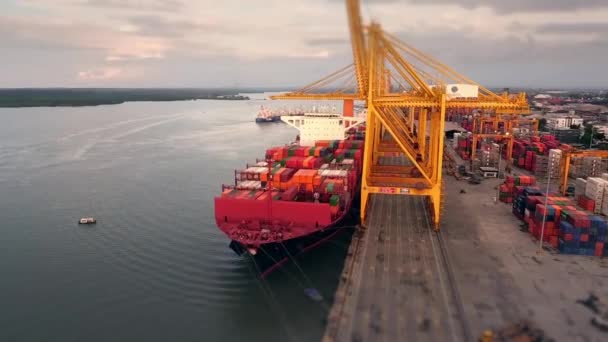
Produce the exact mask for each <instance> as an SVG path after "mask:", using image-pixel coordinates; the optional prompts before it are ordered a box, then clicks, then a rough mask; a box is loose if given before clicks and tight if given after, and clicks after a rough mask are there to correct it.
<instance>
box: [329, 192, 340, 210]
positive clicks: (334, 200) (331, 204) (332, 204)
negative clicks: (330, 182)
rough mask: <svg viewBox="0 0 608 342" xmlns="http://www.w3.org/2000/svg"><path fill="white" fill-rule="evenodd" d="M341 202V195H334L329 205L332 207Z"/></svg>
mask: <svg viewBox="0 0 608 342" xmlns="http://www.w3.org/2000/svg"><path fill="white" fill-rule="evenodd" d="M338 203H340V197H338V195H333V196H331V197H330V198H329V205H330V206H332V207H336V206H337V205H338Z"/></svg>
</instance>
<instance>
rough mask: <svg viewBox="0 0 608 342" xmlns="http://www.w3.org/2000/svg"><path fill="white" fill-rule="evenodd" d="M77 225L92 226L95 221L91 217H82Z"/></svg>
mask: <svg viewBox="0 0 608 342" xmlns="http://www.w3.org/2000/svg"><path fill="white" fill-rule="evenodd" d="M78 223H79V224H94V223H97V220H96V219H94V218H92V217H83V218H81V219H80V221H78Z"/></svg>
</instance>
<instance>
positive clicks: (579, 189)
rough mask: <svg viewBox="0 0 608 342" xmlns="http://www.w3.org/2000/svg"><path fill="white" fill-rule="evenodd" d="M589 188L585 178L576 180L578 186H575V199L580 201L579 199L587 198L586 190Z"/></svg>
mask: <svg viewBox="0 0 608 342" xmlns="http://www.w3.org/2000/svg"><path fill="white" fill-rule="evenodd" d="M586 188H587V180H586V179H583V178H577V179H576V185H575V186H574V198H576V199H577V200H578V198H579V197H581V196H585V189H586Z"/></svg>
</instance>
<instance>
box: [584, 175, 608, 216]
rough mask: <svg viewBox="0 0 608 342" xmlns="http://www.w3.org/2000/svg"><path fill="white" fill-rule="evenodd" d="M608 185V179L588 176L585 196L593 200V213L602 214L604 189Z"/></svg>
mask: <svg viewBox="0 0 608 342" xmlns="http://www.w3.org/2000/svg"><path fill="white" fill-rule="evenodd" d="M607 185H608V181H606V180H604V179H602V178H597V177H589V178H587V187H586V188H585V196H586V197H587V198H589V199H590V200H591V201H593V202H594V203H593V207H594V210H593V213H594V214H600V213H601V212H602V201H603V199H604V190H605V189H606V186H607Z"/></svg>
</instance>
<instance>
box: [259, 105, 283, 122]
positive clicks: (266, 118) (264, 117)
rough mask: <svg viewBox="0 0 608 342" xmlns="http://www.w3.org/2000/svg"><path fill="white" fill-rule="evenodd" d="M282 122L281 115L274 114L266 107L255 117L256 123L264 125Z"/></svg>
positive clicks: (261, 108) (262, 107)
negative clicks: (265, 123)
mask: <svg viewBox="0 0 608 342" xmlns="http://www.w3.org/2000/svg"><path fill="white" fill-rule="evenodd" d="M278 121H281V115H279V114H275V113H273V112H272V111H271V110H269V109H268V108H265V107H264V106H261V107H260V111H259V112H258V115H257V116H256V117H255V122H256V123H264V122H278Z"/></svg>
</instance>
